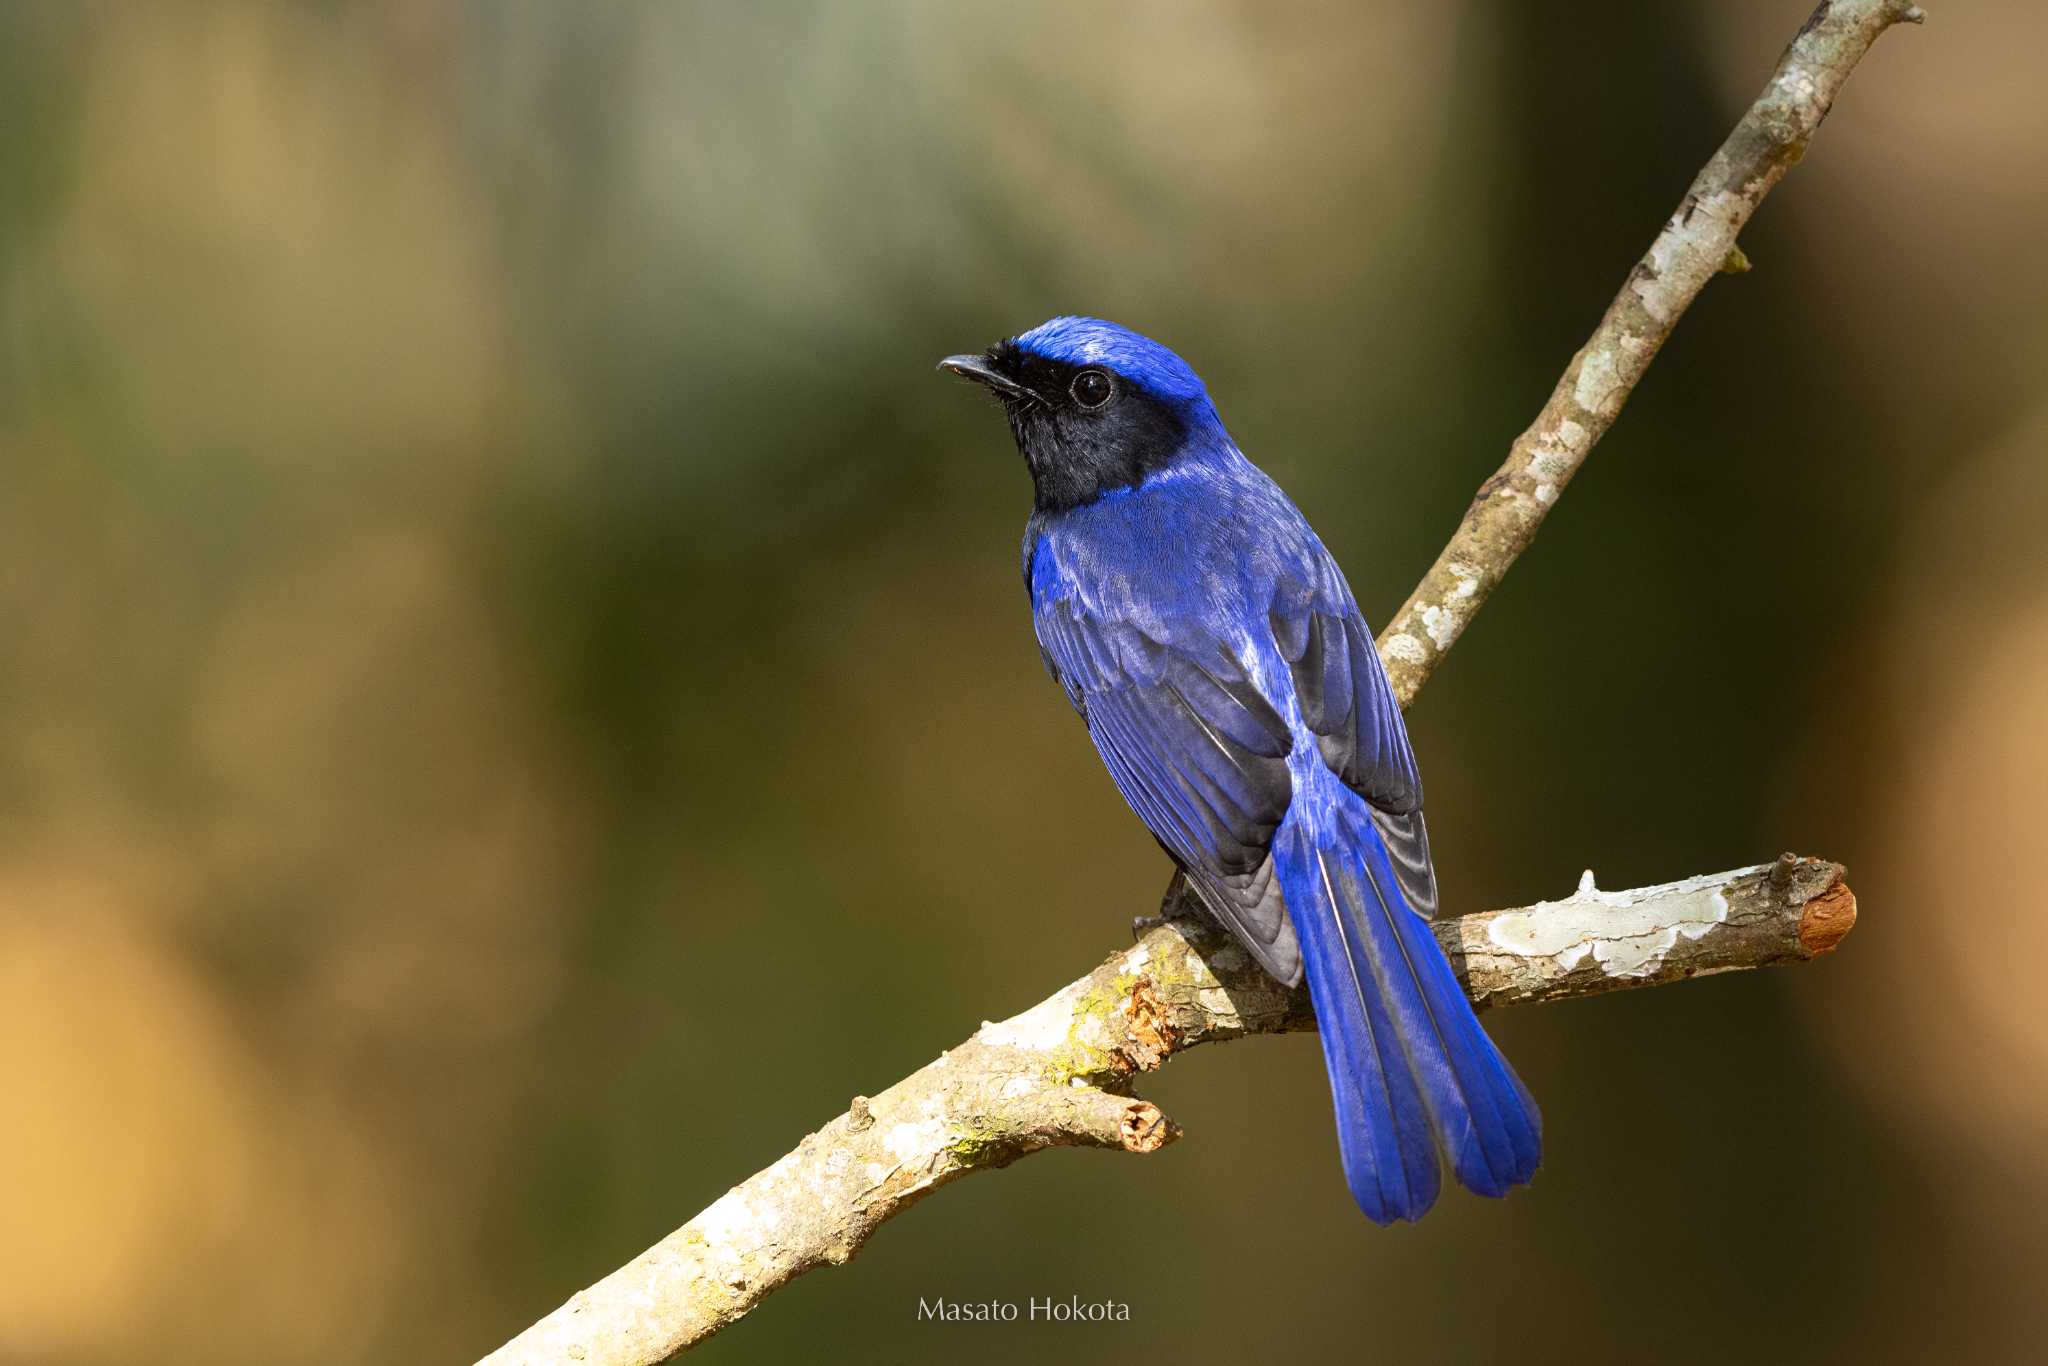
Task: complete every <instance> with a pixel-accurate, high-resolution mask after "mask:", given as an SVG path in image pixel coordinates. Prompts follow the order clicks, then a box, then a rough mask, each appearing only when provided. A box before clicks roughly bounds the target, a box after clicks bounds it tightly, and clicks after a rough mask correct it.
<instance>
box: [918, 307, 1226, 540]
mask: <svg viewBox="0 0 2048 1366" xmlns="http://www.w3.org/2000/svg"><path fill="white" fill-rule="evenodd" d="M959 359H960V360H962V361H969V360H971V359H973V358H967V357H961V358H959ZM978 360H979V364H978V365H973V364H961V365H958V366H955V365H954V364H953V363H952V362H948V368H953V369H955V370H956V371H957V373H960V374H964V375H967V376H969V377H970V378H974V379H978V380H980V381H981V382H982V383H984V384H986V385H988V387H989V391H990V392H991V393H993V394H994V395H995V396H996V397H997V398H998V399H999V400H1001V402H1002V405H1003V411H1004V413H1005V414H1006V415H1007V416H1008V417H1009V419H1010V431H1011V433H1012V434H1013V435H1015V436H1016V438H1017V449H1018V450H1020V451H1022V452H1023V453H1024V463H1025V464H1026V465H1028V466H1030V469H1031V482H1032V485H1033V487H1034V488H1035V490H1036V492H1037V499H1036V502H1037V507H1038V510H1039V511H1040V512H1060V511H1064V510H1065V509H1067V508H1075V507H1080V506H1081V505H1082V504H1084V503H1092V502H1094V501H1095V500H1096V499H1097V498H1100V497H1101V496H1102V495H1103V494H1105V493H1108V492H1110V491H1111V490H1113V489H1120V488H1129V487H1131V486H1132V485H1135V484H1137V483H1139V482H1140V481H1142V480H1143V479H1144V478H1145V476H1146V475H1148V474H1150V473H1152V472H1153V471H1154V470H1157V469H1160V468H1161V467H1163V466H1165V465H1166V464H1168V463H1169V462H1171V460H1172V459H1173V457H1174V454H1175V453H1176V452H1177V451H1178V450H1179V449H1180V446H1181V443H1182V441H1183V440H1185V439H1186V437H1187V429H1188V424H1187V419H1186V418H1185V417H1184V416H1183V415H1182V413H1181V410H1180V409H1179V407H1178V406H1176V405H1175V404H1173V403H1170V402H1168V401H1166V400H1164V399H1161V398H1158V397H1156V396H1154V395H1153V394H1151V393H1149V392H1147V391H1146V390H1144V389H1142V388H1140V387H1139V386H1137V385H1135V384H1132V383H1131V382H1130V381H1129V380H1127V379H1125V378H1124V377H1123V376H1122V375H1120V374H1118V373H1116V372H1115V371H1114V370H1111V369H1109V368H1107V367H1105V366H1100V365H1074V364H1071V363H1069V362H1066V361H1056V360H1047V359H1046V358H1045V357H1043V356H1039V355H1035V354H1033V353H1031V352H1028V351H1024V350H1022V349H1020V348H1019V347H1018V346H1017V345H1016V344H1015V343H1014V342H1007V341H1005V342H998V343H996V344H995V345H994V346H992V347H990V348H989V349H988V353H987V354H986V355H984V356H981V357H979V358H978Z"/></svg>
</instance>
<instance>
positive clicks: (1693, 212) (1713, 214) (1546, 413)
mask: <svg viewBox="0 0 2048 1366" xmlns="http://www.w3.org/2000/svg"><path fill="white" fill-rule="evenodd" d="M1926 17H1927V16H1926V15H1925V14H1924V13H1922V12H1921V10H1920V7H1919V6H1918V5H1912V4H1907V3H1905V2H1904V0H1837V3H1833V4H1830V3H1827V0H1822V3H1821V5H1820V7H1819V8H1818V9H1816V10H1814V12H1813V13H1812V14H1811V15H1810V16H1808V18H1807V20H1806V23H1805V24H1804V25H1803V26H1802V27H1801V28H1800V30H1799V35H1798V36H1797V37H1796V38H1794V39H1793V40H1792V45H1791V46H1790V47H1788V48H1786V49H1785V55H1784V56H1783V57H1781V58H1779V60H1778V69H1777V71H1776V72H1774V73H1773V74H1772V76H1771V81H1770V84H1769V85H1766V86H1765V87H1764V92H1763V94H1761V95H1759V96H1757V100H1756V103H1755V104H1753V105H1751V106H1750V108H1749V112H1748V113H1747V114H1745V115H1743V116H1742V122H1740V123H1738V124H1736V125H1735V131H1734V132H1732V133H1730V134H1729V135H1728V139H1727V141H1725V142H1723V143H1722V144H1721V147H1720V150H1719V151H1717V152H1715V153H1714V156H1713V159H1712V160H1710V161H1709V162H1707V164H1706V167H1705V168H1704V169H1703V170H1701V171H1700V173H1699V175H1698V176H1697V177H1695V178H1694V180H1693V182H1692V188H1690V189H1688V190H1687V191H1686V192H1685V198H1684V199H1682V200H1680V201H1679V204H1678V209H1677V211H1676V212H1674V213H1673V214H1672V215H1671V218H1670V219H1669V221H1667V222H1666V223H1665V224H1664V230H1663V231H1662V232H1660V233H1658V234H1657V240H1656V241H1654V242H1652V243H1651V244H1650V249H1649V251H1647V252H1645V253H1644V254H1643V259H1642V260H1640V261H1638V262H1636V265H1635V269H1634V270H1632V271H1630V272H1629V276H1628V280H1627V282H1626V283H1625V284H1623V286H1622V289H1621V292H1620V293H1619V294H1617V295H1615V296H1614V302H1613V303H1611V304H1609V305H1608V306H1607V313H1606V315H1605V316H1604V317H1602V318H1601V319H1600V326H1599V327H1597V328H1595V329H1594V331H1593V335H1592V337H1591V338H1590V339H1589V340H1588V341H1587V342H1586V344H1585V345H1584V346H1582V347H1580V348H1579V353H1578V354H1577V355H1575V356H1573V357H1572V363H1571V364H1570V365H1568V366H1566V367H1565V372H1564V375H1563V377H1562V378H1560V379H1559V380H1558V381H1557V387H1556V388H1555V389H1553V390H1552V391H1551V393H1550V401H1549V402H1547V403H1545V404H1544V405H1543V411H1542V412H1541V413H1539V414H1537V416H1536V420H1535V421H1534V422H1532V423H1530V424H1529V429H1528V430H1527V431H1525V432H1523V433H1522V434H1521V435H1520V436H1518V437H1516V438H1515V441H1514V444H1513V445H1511V446H1510V447H1508V458H1507V460H1506V461H1505V462H1504V463H1503V464H1502V465H1501V467H1500V468H1499V469H1498V470H1496V471H1494V474H1493V477H1492V478H1490V479H1488V480H1487V481H1486V482H1485V483H1483V484H1481V485H1480V486H1479V493H1478V495H1477V496H1476V497H1474V498H1473V500H1472V506H1471V508H1470V509H1468V510H1467V511H1466V513H1465V519H1464V520H1463V521H1462V522H1460V523H1459V524H1458V530H1457V533H1456V534H1455V535H1453V536H1452V537H1451V539H1450V543H1449V544H1448V545H1446V546H1445V547H1444V548H1443V553H1442V554H1440V555H1438V556H1437V558H1436V563H1435V564H1433V565H1431V566H1430V569H1429V573H1427V574H1425V575H1424V576H1423V579H1422V582H1421V583H1419V584H1417V585H1416V587H1415V591H1414V592H1413V593H1410V594H1409V595H1408V601H1407V602H1405V603H1403V604H1402V605H1401V610H1400V611H1398V612H1396V613H1395V614H1394V619H1393V621H1392V622H1391V623H1389V624H1388V626H1387V629H1386V630H1385V631H1383V632H1381V633H1380V657H1381V658H1382V659H1383V660H1385V661H1386V665H1387V677H1388V679H1389V680H1390V681H1391V682H1392V683H1393V685H1394V695H1395V697H1397V698H1399V699H1400V702H1401V705H1402V706H1404V707H1405V706H1407V705H1408V704H1409V703H1410V702H1412V701H1414V700H1415V694H1416V693H1417V692H1419V691H1421V689H1422V685H1423V683H1424V682H1425V681H1426V680H1427V679H1428V678H1429V675H1430V674H1431V672H1432V671H1434V670H1435V668H1436V666H1437V664H1438V662H1439V661H1441V660H1442V659H1443V657H1444V654H1445V653H1446V652H1447V651H1449V649H1450V648H1451V646H1452V645H1453V644H1455V643H1456V642H1457V639H1458V637H1459V636H1460V635H1463V634H1464V631H1465V628H1466V627H1467V626H1468V625H1470V624H1471V622H1472V618H1473V617H1474V616H1475V615H1477V614H1478V612H1479V609H1480V607H1481V606H1483V605H1484V604H1485V602H1486V599H1487V598H1488V597H1489V596H1490V595H1491V594H1492V592H1493V590H1494V589H1495V588H1496V587H1498V586H1499V584H1500V581H1501V576H1502V575H1504V574H1506V573H1507V571H1508V566H1509V565H1511V564H1513V563H1514V562H1515V559H1516V557H1517V556H1519V555H1520V554H1521V553H1522V552H1523V551H1524V550H1526V549H1528V548H1529V542H1530V541H1532V540H1534V539H1535V536H1536V529H1537V528H1538V527H1540V526H1542V525H1543V519H1544V517H1546V516H1547V515H1549V512H1550V509H1551V508H1552V507H1553V506H1554V505H1555V504H1556V502H1557V498H1558V495H1559V494H1561V493H1563V492H1564V487H1565V485H1566V484H1569V483H1570V482H1571V480H1572V476H1573V475H1575V474H1577V473H1578V472H1579V467H1580V466H1581V465H1583V464H1585V463H1586V457H1587V456H1588V455H1589V454H1591V453H1592V450H1593V444H1594V443H1595V442H1597V441H1598V440H1599V439H1600V438H1601V437H1603V436H1605V435H1606V434H1607V429H1608V428H1609V427H1612V426H1613V425H1614V419H1615V418H1616V417H1618V416H1619V415H1620V414H1621V405H1622V404H1623V403H1625V402H1627V401H1628V396H1629V394H1630V393H1632V392H1633V391H1634V389H1635V387H1636V383H1637V382H1638V381H1639V380H1641V379H1642V377H1643V372H1644V371H1646V370H1648V369H1649V368H1650V362H1651V361H1652V360H1653V359H1655V358H1656V355H1657V351H1658V348H1660V347H1662V346H1663V345H1664V341H1665V338H1667V337H1669V336H1670V335H1671V329H1672V328H1674V327H1676V326H1677V325H1678V320H1679V318H1680V317H1681V316H1682V315H1683V314H1684V313H1685V310H1686V308H1687V307H1688V306H1689V305H1690V304H1691V303H1692V301H1693V300H1694V299H1695V298H1697V297H1698V296H1699V292H1700V291H1701V290H1702V289H1704V288H1706V284H1707V281H1709V280H1711V279H1713V278H1714V276H1715V275H1716V274H1717V273H1719V272H1721V271H1723V270H1726V271H1728V272H1729V273H1731V274H1740V273H1742V272H1743V271H1746V270H1747V269H1748V268H1749V260H1748V258H1747V257H1745V256H1743V255H1742V254H1741V251H1740V249H1739V248H1737V246H1736V245H1735V237H1736V234H1738V233H1740V232H1741V231H1742V229H1743V228H1744V227H1745V226H1746V225H1747V224H1748V222H1749V218H1750V215H1751V214H1753V213H1755V212H1756V209H1757V206H1758V205H1759V204H1761V203H1763V201H1764V196H1765V195H1767V194H1769V193H1770V192H1771V187H1772V186H1774V185H1776V184H1777V183H1778V181H1779V180H1781V179H1783V178H1784V175H1785V172H1786V171H1788V170H1790V169H1791V168H1792V167H1793V166H1794V165H1795V164H1797V162H1798V161H1799V159H1800V157H1802V156H1804V155H1805V154H1806V144H1807V142H1808V141H1809V140H1811V139H1812V137H1813V135H1814V132H1815V130H1817V129H1818V128H1819V127H1820V124H1821V120H1822V119H1824V118H1826V117H1827V115H1828V110H1829V109H1831V108H1833V107H1834V103H1835V96H1836V95H1838V94H1840V93H1841V90H1842V85H1843V83H1844V82H1846V81H1847V80H1848V79H1849V73H1850V72H1851V71H1853V70H1855V69H1856V64H1857V63H1858V62H1860V61H1861V60H1863V54H1864V53H1866V52H1868V51H1869V50H1870V45H1871V44H1872V43H1874V42H1876V41H1877V36H1878V35H1879V34H1880V33H1883V32H1884V31H1885V30H1886V29H1888V28H1890V27H1891V26H1892V25H1893V24H1899V23H1905V24H1917V23H1920V22H1922V21H1923V20H1924V19H1925V18H1926Z"/></svg>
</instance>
